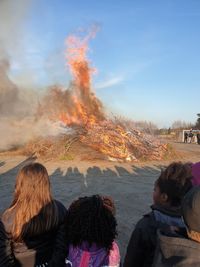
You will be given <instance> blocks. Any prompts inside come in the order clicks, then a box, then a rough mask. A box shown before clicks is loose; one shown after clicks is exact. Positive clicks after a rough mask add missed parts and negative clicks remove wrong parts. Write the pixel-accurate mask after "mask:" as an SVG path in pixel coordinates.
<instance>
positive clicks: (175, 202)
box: [156, 162, 192, 206]
mask: <svg viewBox="0 0 200 267" xmlns="http://www.w3.org/2000/svg"><path fill="white" fill-rule="evenodd" d="M156 185H157V186H158V187H159V189H160V192H161V193H166V194H167V196H168V200H169V202H170V205H171V206H179V205H181V200H182V198H183V196H184V195H185V194H186V193H187V192H188V191H189V190H190V189H191V188H192V172H191V167H190V166H189V165H188V164H183V163H182V162H173V163H171V164H170V165H169V166H168V167H167V168H166V169H165V170H163V171H161V174H160V176H159V178H158V179H157V181H156Z"/></svg>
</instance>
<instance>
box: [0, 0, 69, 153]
mask: <svg viewBox="0 0 200 267" xmlns="http://www.w3.org/2000/svg"><path fill="white" fill-rule="evenodd" d="M31 4H32V0H0V125H1V131H0V151H2V150H7V149H11V148H13V147H18V146H20V145H23V144H25V143H26V142H28V141H29V140H32V139H34V138H36V137H38V136H43V137H44V136H49V135H51V136H52V135H53V136H55V135H58V134H62V133H68V132H69V131H70V129H69V128H66V127H63V126H62V125H61V124H60V123H59V122H58V123H57V124H56V123H53V122H51V121H50V120H48V119H47V117H46V118H44V117H42V118H41V116H39V115H38V106H39V102H40V97H41V96H40V95H41V94H40V95H39V93H37V91H36V90H30V89H26V88H23V89H22V88H21V87H19V85H18V83H17V80H16V79H15V82H13V81H12V79H11V78H10V64H15V65H16V66H17V65H20V63H21V58H23V57H24V53H25V52H24V51H26V49H24V47H23V39H24V38H23V37H24V25H26V18H27V17H28V16H29V12H30V10H31ZM23 77H25V79H27V78H28V79H29V78H30V77H31V75H30V77H27V75H25V74H24V75H23V73H21V77H20V79H23ZM20 82H21V80H20Z"/></svg>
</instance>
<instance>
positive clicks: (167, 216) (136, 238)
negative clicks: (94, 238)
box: [123, 205, 185, 267]
mask: <svg viewBox="0 0 200 267" xmlns="http://www.w3.org/2000/svg"><path fill="white" fill-rule="evenodd" d="M151 209H152V211H151V212H150V213H148V214H146V215H144V217H143V218H142V219H141V220H140V221H139V222H138V223H137V224H136V227H135V229H134V231H133V233H132V235H131V238H130V240H129V244H128V247H127V251H126V255H125V260H124V265H123V266H124V267H150V266H152V263H153V258H154V253H155V249H156V241H157V229H164V228H167V227H168V226H169V225H172V226H176V227H185V225H184V223H183V221H182V218H181V209H180V208H170V209H167V208H164V207H161V206H156V205H153V206H152V207H151Z"/></svg>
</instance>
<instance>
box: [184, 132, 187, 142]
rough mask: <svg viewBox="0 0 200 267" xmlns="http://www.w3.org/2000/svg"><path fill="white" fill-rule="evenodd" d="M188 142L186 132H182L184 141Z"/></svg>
mask: <svg viewBox="0 0 200 267" xmlns="http://www.w3.org/2000/svg"><path fill="white" fill-rule="evenodd" d="M187 142H188V132H184V143H187Z"/></svg>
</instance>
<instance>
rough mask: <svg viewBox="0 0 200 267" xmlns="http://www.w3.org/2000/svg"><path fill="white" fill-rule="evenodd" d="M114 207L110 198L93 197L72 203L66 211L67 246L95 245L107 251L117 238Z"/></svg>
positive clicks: (82, 198)
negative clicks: (85, 242)
mask: <svg viewBox="0 0 200 267" xmlns="http://www.w3.org/2000/svg"><path fill="white" fill-rule="evenodd" d="M114 214H115V206H114V202H113V201H112V199H111V198H110V197H107V196H100V195H93V196H89V197H87V196H86V197H81V198H79V199H78V200H76V201H74V202H73V203H72V204H71V205H70V207H69V210H68V216H67V237H68V242H69V244H72V245H73V246H78V245H80V244H81V243H82V242H83V241H87V242H88V243H89V245H90V246H91V245H92V243H96V244H97V245H98V246H99V247H104V248H105V249H106V250H107V251H109V250H110V249H111V248H112V243H113V241H114V239H115V237H116V236H117V230H116V227H117V222H116V219H115V216H114Z"/></svg>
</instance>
